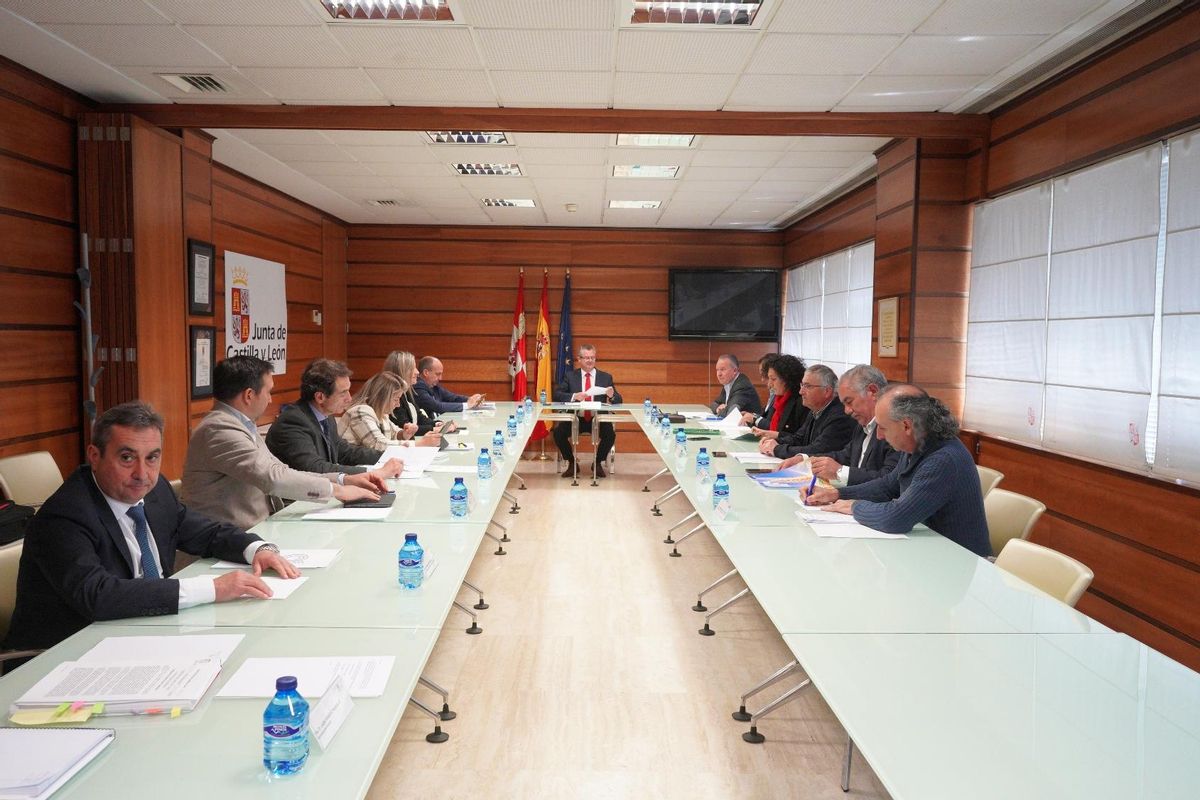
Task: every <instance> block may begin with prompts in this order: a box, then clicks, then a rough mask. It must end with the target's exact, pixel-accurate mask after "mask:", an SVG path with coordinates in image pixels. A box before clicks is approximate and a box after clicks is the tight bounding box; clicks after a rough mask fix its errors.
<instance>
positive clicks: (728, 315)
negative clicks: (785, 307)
mask: <svg viewBox="0 0 1200 800" xmlns="http://www.w3.org/2000/svg"><path fill="white" fill-rule="evenodd" d="M670 289H671V320H670V329H669V331H668V336H669V338H671V339H723V340H726V341H735V342H775V341H778V340H779V270H775V269H673V270H671V277H670Z"/></svg>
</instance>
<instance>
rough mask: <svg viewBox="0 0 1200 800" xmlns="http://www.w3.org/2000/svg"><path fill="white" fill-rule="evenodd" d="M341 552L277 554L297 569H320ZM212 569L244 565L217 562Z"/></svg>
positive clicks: (306, 551) (330, 562) (285, 552)
mask: <svg viewBox="0 0 1200 800" xmlns="http://www.w3.org/2000/svg"><path fill="white" fill-rule="evenodd" d="M340 552H342V551H341V550H339V549H334V550H280V551H279V554H280V555H281V556H283V557H284V558H286V559H287V560H288V561H290V562H292V565H293V566H295V567H296V568H297V569H321V568H322V567H328V566H329V565H330V564H332V563H333V560H334V559H335V558H337V554H338V553H340ZM212 568H213V569H245V568H246V565H245V564H238V563H235V562H233V561H218V562H217V563H215V564H213V565H212Z"/></svg>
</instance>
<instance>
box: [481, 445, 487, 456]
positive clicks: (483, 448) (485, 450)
mask: <svg viewBox="0 0 1200 800" xmlns="http://www.w3.org/2000/svg"><path fill="white" fill-rule="evenodd" d="M486 452H487V448H486V447H481V448H479V455H483V454H484V453H486Z"/></svg>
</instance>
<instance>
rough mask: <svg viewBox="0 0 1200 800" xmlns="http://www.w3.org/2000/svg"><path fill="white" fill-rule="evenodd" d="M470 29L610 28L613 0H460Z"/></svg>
mask: <svg viewBox="0 0 1200 800" xmlns="http://www.w3.org/2000/svg"><path fill="white" fill-rule="evenodd" d="M459 5H461V6H462V9H463V12H464V13H463V16H464V18H465V21H466V22H467V23H468V24H470V25H471V26H472V27H473V28H476V29H480V28H528V29H543V28H568V29H572V30H602V31H607V30H611V29H612V27H613V20H614V18H615V16H614V15H615V6H614V3H613V0H571V2H569V3H564V2H563V0H459Z"/></svg>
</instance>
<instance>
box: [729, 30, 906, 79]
mask: <svg viewBox="0 0 1200 800" xmlns="http://www.w3.org/2000/svg"><path fill="white" fill-rule="evenodd" d="M901 40H902V37H900V36H847V35H835V34H825V35H820V34H817V35H813V34H788V33H775V34H768V35H767V36H765V37H764V38H763V41H762V44H760V45H759V46H758V49H757V50H756V51H755V53H754V58H753V59H752V60H751V62H750V64H749V66H748V67H747V68H746V72H750V73H759V74H771V75H863V74H865V73H867V72H870V71H871V69H872V68H873V67H874V66H875V65H876V64H878V63H879V61H880V60H881V59H882V58H883V57H884V56H886V55H887V54H888V53H890V52H892V50H894V49H895V48H896V45H898V44H900V42H901Z"/></svg>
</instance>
